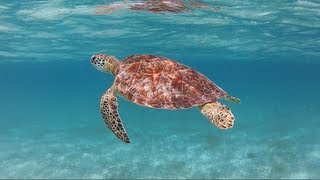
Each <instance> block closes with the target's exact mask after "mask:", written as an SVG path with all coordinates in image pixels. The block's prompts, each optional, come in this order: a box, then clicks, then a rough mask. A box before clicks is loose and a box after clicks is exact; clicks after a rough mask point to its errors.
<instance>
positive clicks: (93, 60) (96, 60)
mask: <svg viewBox="0 0 320 180" xmlns="http://www.w3.org/2000/svg"><path fill="white" fill-rule="evenodd" d="M90 62H91V64H92V66H93V67H95V68H96V69H97V70H99V71H103V64H104V63H102V61H101V60H100V58H99V57H97V55H93V56H92V57H91V58H90Z"/></svg>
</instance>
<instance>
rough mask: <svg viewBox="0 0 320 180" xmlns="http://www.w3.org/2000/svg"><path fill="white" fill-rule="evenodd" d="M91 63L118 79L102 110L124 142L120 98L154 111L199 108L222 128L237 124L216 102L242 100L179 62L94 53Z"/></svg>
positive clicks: (109, 123) (108, 124)
mask: <svg viewBox="0 0 320 180" xmlns="http://www.w3.org/2000/svg"><path fill="white" fill-rule="evenodd" d="M90 61H91V64H92V65H93V66H94V67H95V68H96V69H97V70H99V71H102V72H106V73H112V74H113V75H114V77H115V80H114V83H113V85H112V86H111V87H110V88H109V89H108V90H107V91H106V92H105V93H104V94H103V95H102V97H101V101H100V108H101V114H102V118H103V119H104V121H105V123H106V125H107V127H108V128H109V129H111V130H112V132H113V133H114V134H115V135H116V136H117V137H118V138H119V139H121V140H122V141H123V142H125V143H130V141H129V137H128V135H127V132H126V130H125V128H124V126H123V125H122V122H121V119H120V117H119V114H118V110H117V108H118V103H117V97H116V96H117V95H122V96H123V97H124V98H126V99H127V100H129V101H132V102H134V103H136V104H138V105H142V106H147V107H152V108H161V109H170V110H177V109H185V108H191V107H194V106H196V107H198V108H199V110H200V112H201V113H202V114H203V115H204V116H206V117H207V118H208V119H209V120H210V122H211V123H213V124H214V125H216V126H217V127H218V128H220V129H229V128H231V127H232V126H233V124H234V120H235V118H234V116H233V114H232V112H231V110H230V109H229V108H228V107H227V106H225V105H222V104H220V103H219V102H218V101H217V100H218V99H219V98H223V99H225V100H228V101H230V102H233V103H239V102H240V99H238V98H236V97H232V96H230V95H229V94H227V93H226V92H225V91H224V90H222V89H221V88H220V87H218V86H217V85H216V84H214V83H213V82H212V81H210V80H209V79H208V78H207V77H205V76H204V75H202V74H200V73H199V72H197V71H195V70H193V69H191V68H190V67H188V66H185V65H183V64H181V63H178V62H177V61H174V60H171V59H168V58H165V57H161V56H155V55H132V56H129V57H127V58H125V59H124V60H122V61H119V60H118V59H117V58H116V57H114V56H111V55H106V54H95V55H93V56H92V57H91V59H90Z"/></svg>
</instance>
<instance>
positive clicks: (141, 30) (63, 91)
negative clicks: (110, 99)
mask: <svg viewBox="0 0 320 180" xmlns="http://www.w3.org/2000/svg"><path fill="white" fill-rule="evenodd" d="M106 2H107V1H92V0H91V1H89V0H83V1H77V2H69V1H65V0H53V1H1V3H0V14H1V16H0V42H1V43H0V83H1V84H0V123H1V125H0V178H320V173H319V169H320V141H319V138H320V132H319V127H320V97H319V94H318V93H319V92H320V83H319V77H320V70H319V69H320V62H319V60H320V52H319V48H320V10H319V9H320V3H319V2H317V1H305V0H299V1H282V2H281V3H279V2H269V1H255V2H251V1H233V2H225V1H207V3H209V4H211V5H212V6H220V7H221V10H220V11H208V10H196V11H194V12H189V13H184V14H151V13H146V12H133V11H125V10H124V11H119V12H116V13H113V14H109V15H100V16H97V15H95V14H94V8H95V7H96V5H97V4H103V3H106ZM93 53H108V54H112V55H115V56H117V57H118V58H119V59H122V58H124V57H126V56H128V55H131V54H139V53H150V54H156V55H161V56H166V57H169V58H172V59H176V60H178V61H179V62H182V63H184V64H186V65H188V66H191V67H193V68H194V69H196V70H198V71H199V72H201V73H203V74H205V75H206V76H207V77H208V78H210V79H211V80H213V81H214V82H215V83H216V84H218V85H219V86H221V87H222V88H223V89H224V90H226V91H228V92H230V94H232V95H234V96H237V97H240V98H241V104H230V103H228V102H224V101H221V102H223V103H225V104H227V105H228V106H229V107H230V108H231V109H232V111H233V113H234V115H235V116H236V123H235V127H234V128H232V129H231V130H228V131H221V130H219V129H217V128H216V127H214V126H213V125H212V124H211V123H210V122H209V121H208V120H206V119H205V117H203V116H202V115H201V114H200V113H199V112H198V110H197V109H196V108H194V109H187V110H181V111H165V110H155V109H149V108H145V107H141V106H137V105H135V104H133V103H131V102H128V101H126V100H124V99H121V98H120V99H119V104H120V106H119V113H120V115H121V118H122V121H123V123H124V125H125V127H126V129H127V132H128V134H129V137H130V140H131V142H132V143H131V144H123V143H122V142H121V141H120V140H118V139H117V138H116V137H115V136H114V135H113V134H112V133H111V131H109V130H108V129H107V128H106V127H105V124H104V122H103V120H102V119H101V117H100V110H99V100H100V96H101V95H102V93H103V92H104V91H105V90H106V89H108V88H109V86H110V85H111V84H112V81H113V77H112V76H111V75H106V74H103V73H100V72H98V71H96V70H95V69H94V68H93V67H91V65H90V63H89V59H90V57H91V55H92V54H93Z"/></svg>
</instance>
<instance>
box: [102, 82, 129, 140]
mask: <svg viewBox="0 0 320 180" xmlns="http://www.w3.org/2000/svg"><path fill="white" fill-rule="evenodd" d="M114 89H115V88H114V86H112V87H111V88H110V89H108V90H107V91H106V92H105V93H104V94H103V95H102V97H101V101H100V109H101V115H102V118H103V120H104V122H105V123H106V125H107V127H108V128H109V129H111V130H112V132H113V133H114V134H115V135H116V136H117V137H118V138H119V139H121V140H122V141H123V142H125V143H130V141H129V137H128V134H127V132H126V130H125V129H124V127H123V125H122V122H121V119H120V116H119V114H118V102H117V97H116V96H115V95H114Z"/></svg>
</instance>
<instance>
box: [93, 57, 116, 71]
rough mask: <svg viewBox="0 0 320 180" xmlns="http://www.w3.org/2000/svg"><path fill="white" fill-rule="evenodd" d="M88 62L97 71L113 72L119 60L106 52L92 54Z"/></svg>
mask: <svg viewBox="0 0 320 180" xmlns="http://www.w3.org/2000/svg"><path fill="white" fill-rule="evenodd" d="M90 62H91V64H92V65H93V66H94V67H95V68H96V69H97V70H99V71H102V72H105V73H112V74H115V67H116V65H118V63H119V60H118V59H117V58H116V57H114V56H110V55H107V54H94V55H93V56H92V57H91V59H90Z"/></svg>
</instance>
